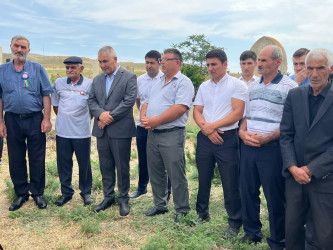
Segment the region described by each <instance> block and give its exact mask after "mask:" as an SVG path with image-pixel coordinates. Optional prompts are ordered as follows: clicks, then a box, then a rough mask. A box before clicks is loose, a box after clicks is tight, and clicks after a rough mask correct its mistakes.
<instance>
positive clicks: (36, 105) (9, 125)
mask: <svg viewBox="0 0 333 250" xmlns="http://www.w3.org/2000/svg"><path fill="white" fill-rule="evenodd" d="M10 48H11V50H12V54H13V56H14V60H13V61H12V62H8V63H6V64H3V65H1V66H0V114H1V115H0V137H7V148H8V158H9V172H10V176H11V178H12V181H13V184H14V189H15V193H16V196H17V198H16V199H15V200H14V202H13V203H12V204H11V206H10V207H9V210H10V211H14V210H17V209H19V208H20V207H21V206H22V205H23V203H24V202H26V201H27V200H28V199H29V191H30V193H31V196H32V197H33V199H34V200H35V202H36V205H37V206H38V207H39V208H40V209H44V208H46V206H47V203H46V201H45V199H44V197H43V193H44V188H45V150H46V137H45V133H47V132H49V131H50V130H51V128H52V124H51V122H50V118H51V115H50V114H51V104H50V102H51V101H50V94H52V93H53V89H52V86H51V83H50V81H49V78H48V76H47V73H46V71H45V69H44V68H43V66H42V65H40V64H39V63H35V62H31V61H28V60H27V56H28V54H29V52H30V42H29V40H28V39H27V38H26V37H24V36H15V37H13V38H12V41H11V44H10ZM42 110H44V112H43V113H42ZM3 111H5V118H4V119H3V118H2V113H3ZM27 150H28V155H29V173H30V183H29V182H28V171H27V163H26V151H27Z"/></svg>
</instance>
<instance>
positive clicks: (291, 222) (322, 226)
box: [286, 174, 333, 250]
mask: <svg viewBox="0 0 333 250" xmlns="http://www.w3.org/2000/svg"><path fill="white" fill-rule="evenodd" d="M332 187H333V175H332V174H330V175H328V176H327V177H326V178H324V179H322V178H320V179H316V178H315V177H312V180H311V182H310V183H308V184H306V185H301V184H299V183H297V182H296V181H295V180H294V178H293V177H292V176H291V177H288V178H287V179H286V205H287V206H286V249H287V250H289V249H290V250H304V249H306V247H305V235H306V232H305V228H304V224H305V223H308V221H307V220H308V218H309V217H308V212H309V211H311V213H312V219H311V222H312V231H313V235H312V237H313V238H312V239H313V246H312V249H322V250H331V249H333V191H332V190H333V189H332Z"/></svg>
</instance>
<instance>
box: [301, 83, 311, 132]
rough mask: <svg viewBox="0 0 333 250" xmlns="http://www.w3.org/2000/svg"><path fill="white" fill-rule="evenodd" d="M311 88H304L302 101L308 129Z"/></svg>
mask: <svg viewBox="0 0 333 250" xmlns="http://www.w3.org/2000/svg"><path fill="white" fill-rule="evenodd" d="M308 95H309V86H308V87H307V88H304V90H303V92H302V100H304V101H303V111H304V115H305V120H306V123H307V125H308V126H307V127H308V128H309V127H310V110H309V96H308Z"/></svg>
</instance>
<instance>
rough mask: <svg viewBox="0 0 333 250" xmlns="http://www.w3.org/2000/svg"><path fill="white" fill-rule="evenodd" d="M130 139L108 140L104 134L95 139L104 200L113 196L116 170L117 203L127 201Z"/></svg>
mask: <svg viewBox="0 0 333 250" xmlns="http://www.w3.org/2000/svg"><path fill="white" fill-rule="evenodd" d="M131 141H132V138H110V137H108V135H107V133H106V132H105V133H104V134H103V136H102V137H98V138H97V150H98V156H99V164H100V169H101V173H102V182H103V193H104V198H106V199H112V198H114V196H115V193H114V187H115V183H116V169H117V181H118V191H119V196H118V201H119V202H120V203H121V202H125V201H128V191H129V188H130V172H129V161H130V156H131Z"/></svg>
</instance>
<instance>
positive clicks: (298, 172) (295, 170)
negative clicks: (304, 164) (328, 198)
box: [288, 166, 311, 184]
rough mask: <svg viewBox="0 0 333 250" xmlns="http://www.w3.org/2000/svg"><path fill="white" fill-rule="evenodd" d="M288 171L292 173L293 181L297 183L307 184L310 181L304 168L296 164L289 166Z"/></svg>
mask: <svg viewBox="0 0 333 250" xmlns="http://www.w3.org/2000/svg"><path fill="white" fill-rule="evenodd" d="M288 169H289V172H290V173H291V174H292V175H293V177H294V179H295V181H297V182H298V183H299V184H308V183H309V182H310V181H311V177H310V176H309V175H308V174H307V173H306V172H305V170H304V168H299V167H297V166H290V167H289V168H288Z"/></svg>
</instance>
